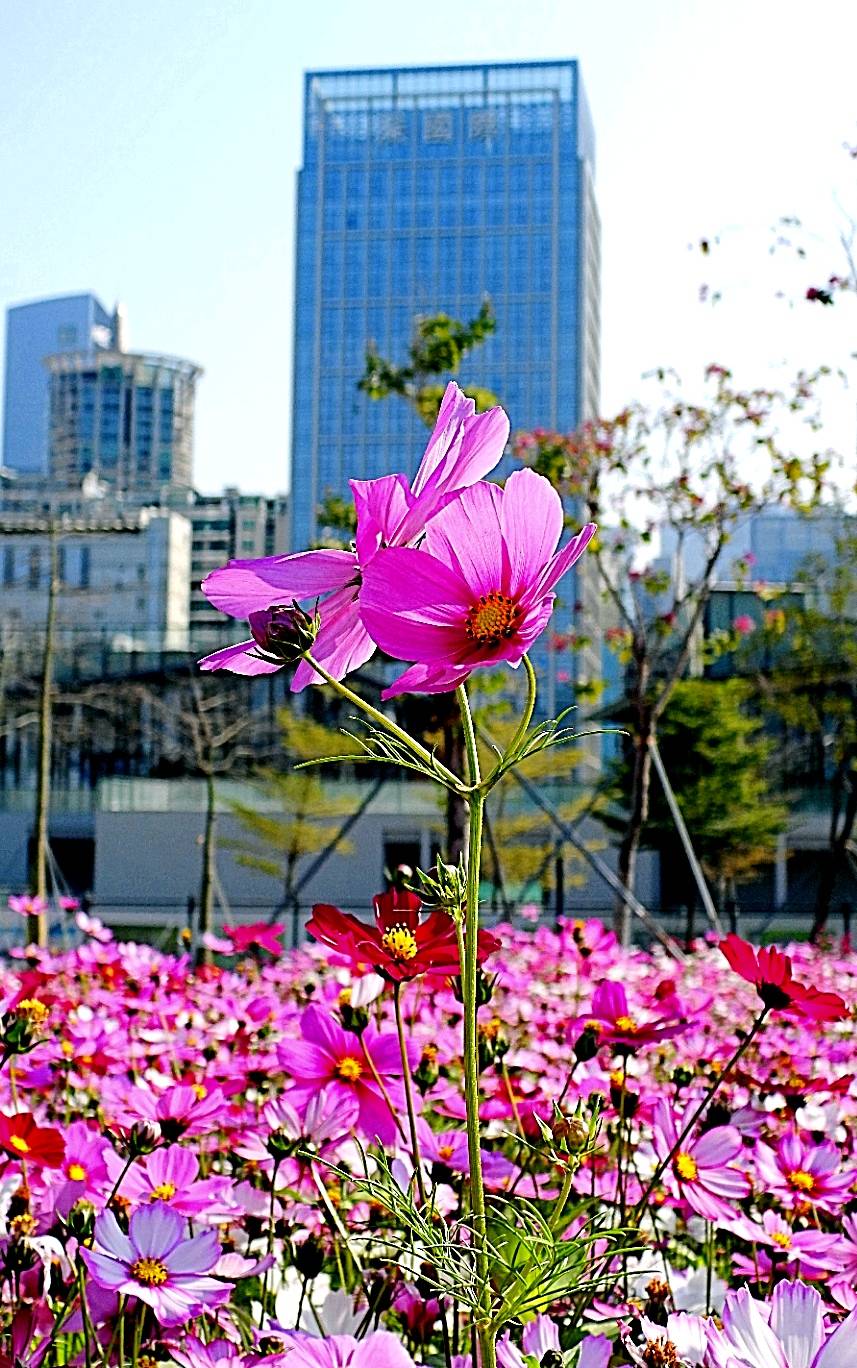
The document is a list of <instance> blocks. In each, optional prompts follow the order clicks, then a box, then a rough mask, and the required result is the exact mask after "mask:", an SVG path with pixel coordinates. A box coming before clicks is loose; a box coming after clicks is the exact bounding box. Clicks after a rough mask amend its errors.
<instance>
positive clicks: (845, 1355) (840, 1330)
mask: <svg viewBox="0 0 857 1368" xmlns="http://www.w3.org/2000/svg"><path fill="white" fill-rule="evenodd" d="M708 1355H709V1358H708V1361H709V1362H710V1364H711V1368H761V1365H763V1364H764V1368H853V1365H854V1364H855V1363H857V1313H852V1314H851V1315H850V1316H849V1317H848V1318H847V1320H844V1321H843V1322H842V1324H841V1325H840V1326H838V1327H837V1328H836V1329H835V1330H834V1331H833V1333H832V1334H831V1335H828V1334H827V1333H826V1331H825V1328H824V1317H823V1314H822V1301H821V1297H820V1296H819V1295H818V1293H817V1292H816V1290H815V1288H814V1287H805V1286H804V1285H803V1283H786V1282H783V1283H780V1284H779V1285H778V1286H777V1287H775V1288H774V1295H773V1297H772V1298H771V1302H770V1304H769V1305H766V1304H765V1303H764V1302H758V1301H756V1300H755V1299H754V1298H753V1297H751V1296H750V1293H749V1292H748V1291H747V1290H746V1289H745V1288H742V1289H741V1291H740V1292H727V1294H726V1304H725V1306H724V1308H723V1329H722V1330H719V1329H717V1328H716V1327H715V1326H714V1325H710V1326H709V1330H708Z"/></svg>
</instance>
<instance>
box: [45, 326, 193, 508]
mask: <svg viewBox="0 0 857 1368" xmlns="http://www.w3.org/2000/svg"><path fill="white" fill-rule="evenodd" d="M45 364H46V365H47V367H48V370H49V372H50V427H49V440H48V446H49V453H50V455H49V469H50V475H51V479H52V481H53V482H54V483H55V484H57V485H65V486H67V485H80V484H81V482H82V480H83V479H84V477H85V476H87V475H88V474H90V472H92V473H93V474H94V475H96V476H97V477H98V479H99V480H101V481H102V482H103V483H105V484H107V485H109V486H111V487H112V488H115V489H117V490H121V491H124V492H126V493H146V492H149V493H153V494H154V493H156V492H157V491H159V490H161V489H162V488H164V487H166V486H172V487H178V488H180V489H187V488H189V487H190V486H191V484H192V481H193V406H194V393H195V387H196V381H197V379H198V377H199V376H200V375H201V373H202V372H201V370H200V368H199V367H198V366H196V365H194V364H193V362H191V361H183V360H180V359H179V358H178V357H174V356H157V355H151V354H149V353H148V352H144V353H138V352H126V351H119V350H117V349H113V350H110V351H97V352H60V353H58V354H57V355H56V356H49V357H47V358H46V363H45Z"/></svg>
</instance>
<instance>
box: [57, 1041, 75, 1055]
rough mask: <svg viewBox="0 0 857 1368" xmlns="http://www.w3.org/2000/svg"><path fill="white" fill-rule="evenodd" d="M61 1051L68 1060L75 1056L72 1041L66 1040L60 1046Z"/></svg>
mask: <svg viewBox="0 0 857 1368" xmlns="http://www.w3.org/2000/svg"><path fill="white" fill-rule="evenodd" d="M60 1050H61V1051H62V1053H63V1054H64V1055H65V1057H66V1059H71V1057H72V1055H73V1054H74V1046H73V1045H72V1043H71V1041H70V1040H64V1041H63V1042H62V1044H61V1045H60Z"/></svg>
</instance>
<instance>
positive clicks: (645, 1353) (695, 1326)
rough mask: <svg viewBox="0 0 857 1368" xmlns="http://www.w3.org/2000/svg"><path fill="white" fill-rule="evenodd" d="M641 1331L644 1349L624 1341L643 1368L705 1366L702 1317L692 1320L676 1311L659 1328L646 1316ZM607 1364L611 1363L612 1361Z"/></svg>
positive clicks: (684, 1312)
mask: <svg viewBox="0 0 857 1368" xmlns="http://www.w3.org/2000/svg"><path fill="white" fill-rule="evenodd" d="M640 1329H641V1331H642V1334H643V1340H644V1343H643V1344H642V1345H640V1344H635V1343H634V1342H633V1341H631V1340H630V1339H625V1340H624V1341H623V1343H624V1347H625V1351H626V1352H627V1353H628V1354H630V1356H631V1361H632V1362H633V1363H636V1364H639V1365H640V1368H650V1365H651V1364H654V1363H662V1364H668V1363H675V1364H679V1363H680V1364H681V1365H682V1368H685V1365H686V1368H701V1365H702V1364H703V1363H704V1362H705V1353H706V1349H707V1347H708V1346H707V1344H706V1322H705V1321H704V1320H703V1319H702V1317H701V1316H691V1315H688V1313H687V1312H686V1311H674V1312H671V1313H670V1314H669V1315H668V1316H667V1323H666V1325H657V1324H655V1322H654V1321H650V1320H649V1318H648V1317H647V1316H643V1317H642V1318H641V1320H640ZM607 1343H608V1344H609V1343H610V1341H609V1340H608V1341H607ZM611 1347H612V1346H611ZM607 1362H608V1363H609V1362H610V1359H609V1357H608V1359H607Z"/></svg>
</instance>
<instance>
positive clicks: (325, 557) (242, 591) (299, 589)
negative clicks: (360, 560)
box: [202, 550, 357, 618]
mask: <svg viewBox="0 0 857 1368" xmlns="http://www.w3.org/2000/svg"><path fill="white" fill-rule="evenodd" d="M356 570H357V558H356V556H355V555H354V554H353V552H351V551H336V550H332V551H298V552H297V553H296V554H295V555H293V556H263V557H260V558H259V559H258V560H232V561H230V562H229V564H228V565H225V566H223V568H222V569H220V570H212V572H211V574H210V575H207V576H206V577H205V579H204V580H203V581H202V592H203V593H204V594H205V596H206V598H207V599H208V601H209V602H210V603H213V604H214V606H215V608H219V609H220V611H221V612H223V613H229V614H230V616H231V617H238V618H246V617H249V615H250V613H252V612H255V611H256V610H257V609H259V608H270V607H272V606H273V605H274V604H275V603H283V602H286V603H289V602H290V601H291V600H292V599H304V598H311V597H312V596H314V595H315V594H326V593H328V592H329V591H330V590H331V589H341V588H342V587H343V585H345V584H347V583H348V581H349V580H350V579H353V578H354V575H355V573H356Z"/></svg>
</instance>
